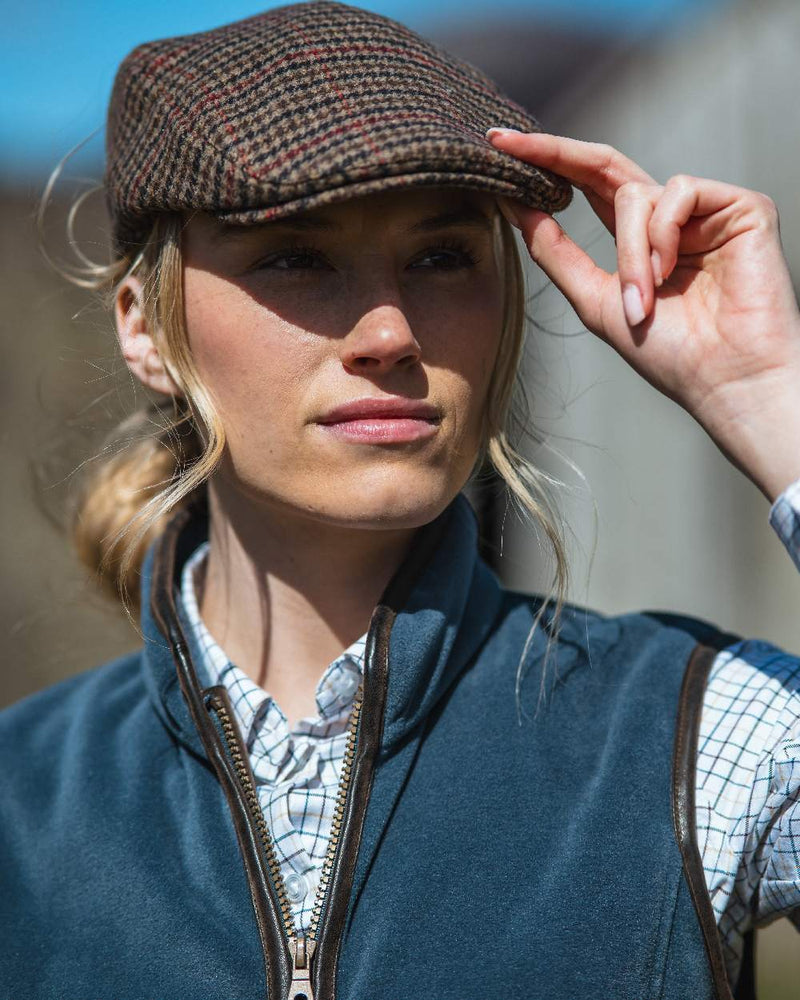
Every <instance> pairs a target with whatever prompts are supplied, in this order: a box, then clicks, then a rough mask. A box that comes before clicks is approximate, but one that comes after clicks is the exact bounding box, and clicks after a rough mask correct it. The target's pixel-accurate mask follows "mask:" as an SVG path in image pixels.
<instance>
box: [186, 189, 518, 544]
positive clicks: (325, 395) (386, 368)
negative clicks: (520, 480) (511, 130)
mask: <svg viewBox="0 0 800 1000" xmlns="http://www.w3.org/2000/svg"><path fill="white" fill-rule="evenodd" d="M497 230H498V220H497V208H496V203H495V201H494V199H493V198H491V197H489V196H488V195H484V194H482V193H479V192H471V191H468V190H458V189H455V188H428V189H417V190H408V191H401V192H381V193H380V194H375V195H369V196H366V197H362V198H356V199H351V200H349V201H345V202H343V203H341V204H337V205H332V206H328V207H325V208H324V210H319V211H318V210H314V211H312V212H308V213H306V214H303V215H301V216H295V217H293V218H289V219H285V220H280V221H271V222H268V223H265V224H263V225H258V226H241V227H230V226H227V225H223V224H222V223H219V222H217V221H216V220H214V219H213V218H211V217H210V216H207V215H204V214H197V215H195V216H193V217H192V218H191V219H190V220H189V221H188V223H187V225H186V228H185V231H184V232H185V242H184V262H185V272H184V289H185V307H186V323H187V330H188V336H189V345H190V349H191V351H192V354H193V357H194V359H195V364H196V367H197V370H198V374H199V376H200V378H201V380H202V381H203V383H204V384H205V385H206V387H207V388H208V390H209V391H210V393H211V396H212V398H213V400H214V402H215V404H216V407H217V410H218V413H219V416H220V419H221V421H222V424H223V427H224V429H225V433H226V436H227V449H226V455H225V459H224V461H223V463H222V465H221V467H220V468H219V470H218V471H217V473H216V475H217V476H218V477H222V479H223V480H224V483H225V486H228V487H234V488H235V489H237V490H239V491H243V492H244V493H245V494H246V495H247V496H249V497H250V498H251V499H254V500H256V501H257V502H259V503H263V504H264V505H266V506H268V507H270V508H272V509H280V510H283V511H284V512H285V513H290V512H291V513H294V514H302V515H303V516H305V517H310V518H313V519H315V520H323V521H326V522H328V523H336V524H339V525H352V526H356V525H357V526H360V527H376V528H378V527H384V528H401V527H417V526H419V525H421V524H424V523H427V522H428V521H430V520H432V519H433V518H434V517H435V516H436V515H437V514H438V513H439V512H440V511H442V510H443V509H444V507H445V506H447V504H448V503H449V502H450V501H451V500H452V499H453V497H454V496H455V495H456V493H457V492H458V491H459V490H460V489H461V487H462V486H463V485H464V483H465V482H466V480H467V478H468V476H469V473H470V471H471V469H472V467H473V465H474V462H475V459H476V456H477V452H478V448H479V444H480V431H481V416H482V412H483V409H484V405H485V402H486V395H487V387H488V385H489V380H490V377H491V373H492V369H493V366H494V362H495V357H496V355H497V350H498V344H499V340H500V332H501V324H502V318H503V287H502V272H501V269H500V261H499V260H498V254H497V248H496V247H497V243H498V242H499V241H498V240H497ZM343 407H348V408H349V409H348V410H342V408H343ZM337 410H338V411H339V412H337ZM221 485H222V484H221Z"/></svg>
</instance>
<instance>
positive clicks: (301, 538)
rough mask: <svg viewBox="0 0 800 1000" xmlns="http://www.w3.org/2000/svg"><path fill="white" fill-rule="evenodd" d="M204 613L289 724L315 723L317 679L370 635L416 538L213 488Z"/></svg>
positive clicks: (408, 533) (202, 601)
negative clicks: (307, 719)
mask: <svg viewBox="0 0 800 1000" xmlns="http://www.w3.org/2000/svg"><path fill="white" fill-rule="evenodd" d="M209 512H210V534H209V541H210V550H209V556H208V561H207V563H206V567H205V573H204V575H203V578H202V579H201V581H200V591H201V594H200V612H201V615H202V617H203V620H204V622H205V624H206V626H207V628H208V630H209V632H210V633H211V635H212V636H213V637H214V639H215V640H216V641H217V642H218V643H219V645H220V646H221V647H222V648H223V649H224V650H225V653H226V654H227V656H228V657H229V658H230V659H231V661H232V662H233V663H235V664H236V665H237V666H238V667H239V668H240V669H242V670H243V671H244V672H245V673H246V674H247V675H248V676H249V677H251V678H252V679H253V680H254V681H255V682H256V683H257V684H259V685H261V686H262V687H263V688H265V690H267V691H269V693H270V694H271V695H272V696H273V698H274V699H275V700H276V702H277V703H278V705H280V707H281V709H282V710H283V712H284V713H285V714H286V715H287V718H289V721H290V723H291V722H293V720H294V719H296V718H300V717H302V716H304V715H315V714H316V707H315V698H314V693H315V689H316V685H317V682H318V681H319V678H320V675H321V673H322V671H323V670H324V669H325V667H326V666H327V665H328V663H330V662H331V660H333V659H334V658H335V657H336V656H338V655H339V654H340V653H341V652H342V651H343V650H344V649H345V648H346V647H347V646H349V645H350V643H352V642H353V641H354V640H355V639H357V638H358V637H359V636H361V635H362V634H363V633H364V632H365V631H366V630H367V628H368V626H369V621H370V617H371V615H372V611H373V609H374V608H375V605H376V604H377V602H378V600H379V599H380V596H381V594H382V593H383V591H384V589H385V588H386V585H387V584H388V582H389V580H390V579H391V577H392V576H393V575H394V573H395V571H396V569H397V568H398V566H399V565H400V563H401V562H402V559H403V557H404V556H405V554H406V552H407V550H408V546H409V543H410V541H411V538H412V536H413V534H414V532H415V529H413V528H404V529H400V530H392V529H389V530H380V531H378V530H366V529H359V528H354V527H349V526H346V527H342V526H339V525H330V524H326V523H323V522H320V521H314V520H312V519H311V518H308V517H302V516H298V515H297V514H296V513H294V512H289V513H284V512H282V511H281V512H275V511H273V510H268V509H265V507H264V506H263V505H262V504H258V503H255V502H254V501H252V500H250V499H248V498H247V497H243V496H242V495H241V494H240V493H237V492H235V491H234V490H233V489H232V488H230V487H228V486H227V485H226V484H225V483H220V482H216V481H215V482H213V483H212V484H210V485H209Z"/></svg>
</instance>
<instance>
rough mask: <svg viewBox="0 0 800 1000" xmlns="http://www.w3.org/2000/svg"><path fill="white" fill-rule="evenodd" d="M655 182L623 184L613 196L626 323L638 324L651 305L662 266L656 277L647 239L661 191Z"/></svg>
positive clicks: (648, 239) (618, 262) (659, 281)
mask: <svg viewBox="0 0 800 1000" xmlns="http://www.w3.org/2000/svg"><path fill="white" fill-rule="evenodd" d="M663 190H664V189H663V188H662V187H661V186H660V185H658V184H639V183H636V182H632V183H629V184H623V185H622V186H621V187H620V188H618V189H617V194H616V197H615V199H614V214H615V217H616V230H617V234H616V239H617V269H618V271H619V283H620V289H621V292H622V302H623V307H624V309H625V317H626V319H627V321H628V325H629V326H638V325H639V324H640V323H641V322H642V321H643V320H644V318H645V316H647V315H648V314H649V313H650V311H651V309H652V308H653V304H654V300H655V292H654V287H653V286H654V283H655V284H657V285H660V284H661V280H662V279H661V267H660V265H659V274H658V277H657V278H656V276H655V273H654V269H653V268H654V262H653V257H652V252H653V248H652V245H651V241H650V232H649V230H650V222H651V219H652V216H653V210H654V208H655V206H656V204H657V203H658V199H659V197H660V196H661V193H662V192H663Z"/></svg>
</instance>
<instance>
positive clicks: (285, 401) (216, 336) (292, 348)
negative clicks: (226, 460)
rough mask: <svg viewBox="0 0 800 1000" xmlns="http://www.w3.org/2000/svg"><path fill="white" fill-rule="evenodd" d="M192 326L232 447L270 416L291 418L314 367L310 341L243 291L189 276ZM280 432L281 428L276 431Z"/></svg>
mask: <svg viewBox="0 0 800 1000" xmlns="http://www.w3.org/2000/svg"><path fill="white" fill-rule="evenodd" d="M185 288H186V326H187V333H188V338H189V346H190V349H191V352H192V356H193V358H194V362H195V366H196V368H197V373H198V376H199V378H200V380H201V382H202V384H203V385H204V386H205V387H206V388H207V390H208V391H209V393H210V395H211V397H212V400H213V402H214V404H215V407H216V409H217V412H218V414H219V417H220V419H221V420H222V424H223V426H224V428H225V432H226V435H227V437H228V439H229V441H230V443H231V445H232V446H235V444H236V442H237V440H240V439H241V438H242V437H243V436H244V435H246V434H248V433H249V432H251V431H252V429H253V428H254V427H256V426H260V427H261V428H262V429H263V427H264V421H265V420H266V419H267V417H268V415H269V414H270V413H272V414H275V413H284V414H285V413H287V407H288V406H289V405H290V402H291V400H292V399H295V400H296V399H297V386H298V383H299V382H300V381H301V379H302V377H303V373H304V372H305V371H306V370H307V368H308V366H309V361H308V358H307V357H306V354H305V352H304V350H303V347H304V338H303V336H302V335H298V331H296V330H295V329H294V328H293V327H292V326H291V325H290V324H288V323H287V322H286V321H285V320H283V319H282V318H281V317H280V316H277V315H275V314H273V313H270V312H269V311H268V310H266V309H265V308H264V307H263V306H262V305H260V304H258V303H256V302H255V301H254V300H253V299H252V298H251V297H250V296H248V295H247V294H246V293H245V292H243V291H242V290H241V289H239V288H237V287H236V286H235V285H232V284H231V283H229V282H226V281H224V280H222V279H219V278H216V277H214V276H213V275H209V274H206V273H202V272H201V273H200V274H197V273H195V274H191V273H189V272H187V275H186V281H185ZM276 430H277V427H276Z"/></svg>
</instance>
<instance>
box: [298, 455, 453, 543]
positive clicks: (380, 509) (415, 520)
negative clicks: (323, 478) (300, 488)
mask: <svg viewBox="0 0 800 1000" xmlns="http://www.w3.org/2000/svg"><path fill="white" fill-rule="evenodd" d="M462 485H463V483H462V482H461V480H460V479H459V480H457V481H451V480H443V479H441V477H437V476H412V475H408V476H404V475H403V474H402V473H401V472H400V471H399V470H397V469H395V470H394V472H393V474H392V475H390V476H386V477H384V478H383V479H382V480H381V478H380V477H375V476H367V477H364V476H360V477H359V476H355V477H349V478H348V480H347V481H346V482H345V483H343V484H342V485H341V487H340V488H338V489H337V488H336V484H334V483H330V484H329V488H328V489H327V490H326V494H325V496H324V497H320V498H319V502H318V505H317V504H314V505H313V506H314V507H315V508H316V509H315V511H314V512H315V514H316V516H317V517H318V518H320V519H324V520H326V521H328V522H329V523H337V524H340V525H343V526H344V525H347V526H350V527H362V528H367V529H369V528H372V529H383V530H391V529H398V530H401V529H404V528H405V529H407V528H419V527H422V525H423V524H428V523H429V522H430V521H433V520H434V518H436V517H438V516H439V514H441V513H442V511H443V510H444V509H445V508H446V507H447V505H448V504H449V503H450V502H451V501H452V500H453V499H454V498H455V496H456V494H457V493H458V491H459V490H460V489H461V486H462Z"/></svg>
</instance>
